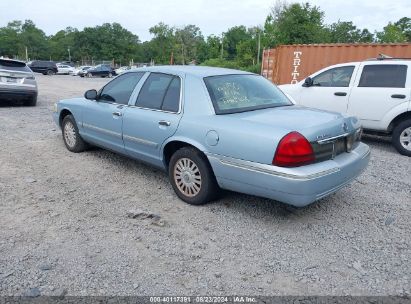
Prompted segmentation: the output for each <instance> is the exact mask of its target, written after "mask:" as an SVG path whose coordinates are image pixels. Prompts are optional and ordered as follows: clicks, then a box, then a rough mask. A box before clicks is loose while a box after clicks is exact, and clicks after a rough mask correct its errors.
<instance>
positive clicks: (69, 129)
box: [64, 121, 77, 148]
mask: <svg viewBox="0 0 411 304" xmlns="http://www.w3.org/2000/svg"><path fill="white" fill-rule="evenodd" d="M64 140H65V141H66V143H67V145H68V146H69V147H70V148H74V146H75V145H76V141H77V137H76V129H75V128H74V125H73V123H72V122H71V121H68V122H66V124H65V125H64Z"/></svg>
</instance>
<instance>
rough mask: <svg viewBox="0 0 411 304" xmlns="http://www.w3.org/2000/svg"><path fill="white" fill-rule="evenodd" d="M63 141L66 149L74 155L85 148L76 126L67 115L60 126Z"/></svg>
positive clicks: (73, 120)
mask: <svg viewBox="0 0 411 304" xmlns="http://www.w3.org/2000/svg"><path fill="white" fill-rule="evenodd" d="M61 130H62V133H63V140H64V144H65V145H66V148H67V149H68V150H69V151H71V152H74V153H79V152H83V151H84V150H86V148H87V144H86V142H85V141H84V140H83V139H82V138H81V136H80V133H79V132H78V128H77V124H76V121H75V119H74V117H73V116H72V115H67V116H66V117H64V119H63V123H62V124H61Z"/></svg>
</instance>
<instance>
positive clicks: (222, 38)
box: [220, 33, 224, 60]
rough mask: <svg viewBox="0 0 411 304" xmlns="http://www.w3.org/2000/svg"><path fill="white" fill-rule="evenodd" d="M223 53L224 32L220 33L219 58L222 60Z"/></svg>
mask: <svg viewBox="0 0 411 304" xmlns="http://www.w3.org/2000/svg"><path fill="white" fill-rule="evenodd" d="M223 55H224V33H221V55H220V58H221V60H223Z"/></svg>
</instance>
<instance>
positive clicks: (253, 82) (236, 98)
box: [204, 75, 292, 114]
mask: <svg viewBox="0 0 411 304" xmlns="http://www.w3.org/2000/svg"><path fill="white" fill-rule="evenodd" d="M204 81H205V84H206V86H207V89H208V93H209V94H210V98H211V101H212V102H213V105H214V110H215V112H216V114H232V113H239V112H246V111H253V110H259V109H266V108H274V107H282V106H290V105H292V103H291V101H290V100H288V98H287V97H286V96H285V95H284V94H283V93H282V92H281V91H280V90H279V89H278V88H277V87H276V86H275V85H273V84H272V83H271V82H269V81H268V80H267V79H265V78H264V77H262V76H259V75H221V76H211V77H206V78H204Z"/></svg>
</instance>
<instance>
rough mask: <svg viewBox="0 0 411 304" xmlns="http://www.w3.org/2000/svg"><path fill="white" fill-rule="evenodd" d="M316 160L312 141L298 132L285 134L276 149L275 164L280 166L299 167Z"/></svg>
mask: <svg viewBox="0 0 411 304" xmlns="http://www.w3.org/2000/svg"><path fill="white" fill-rule="evenodd" d="M314 161H315V156H314V151H313V148H312V147H311V144H310V142H309V141H308V140H307V139H306V138H305V137H304V136H302V135H301V134H300V133H298V132H291V133H288V134H287V135H286V136H284V137H283V138H282V139H281V141H280V143H279V144H278V146H277V151H275V155H274V159H273V165H275V166H280V167H298V166H302V165H308V164H312V163H313V162H314Z"/></svg>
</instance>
